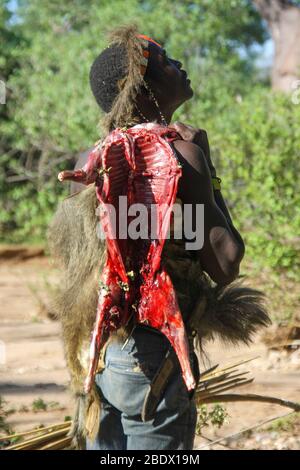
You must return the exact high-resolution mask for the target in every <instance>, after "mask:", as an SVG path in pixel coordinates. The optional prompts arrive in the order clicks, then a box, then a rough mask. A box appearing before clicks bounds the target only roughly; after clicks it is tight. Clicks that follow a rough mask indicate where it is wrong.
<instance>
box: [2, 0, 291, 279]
mask: <svg viewBox="0 0 300 470" xmlns="http://www.w3.org/2000/svg"><path fill="white" fill-rule="evenodd" d="M171 3H172V8H170V2H169V1H168V0H127V1H126V2H124V1H123V0H114V2H111V1H109V0H101V2H99V1H98V0H88V1H86V2H84V4H83V3H82V2H80V1H79V0H66V1H64V2H61V1H59V0H53V1H51V2H40V1H39V0H20V1H19V2H18V3H17V6H18V7H17V9H16V11H15V12H13V13H12V12H9V9H8V4H9V2H7V1H4V0H0V39H1V42H2V41H5V48H1V51H0V74H1V76H2V77H4V78H5V80H6V81H7V84H8V88H9V90H11V92H10V93H11V94H10V96H9V99H8V102H7V105H6V106H2V107H0V135H1V138H0V158H1V170H0V194H1V203H0V228H1V231H2V235H1V239H2V240H6V241H7V240H11V241H17V242H21V241H35V240H41V239H42V240H43V239H44V238H45V231H46V227H47V224H48V222H49V220H50V218H51V216H52V213H53V211H54V209H55V207H56V205H57V202H58V200H59V199H60V198H62V197H64V196H65V195H66V194H67V192H68V187H67V186H66V185H61V184H60V183H58V182H57V179H56V175H57V173H58V171H59V170H61V169H66V168H71V167H72V166H73V164H74V161H75V154H76V153H77V152H79V151H80V150H85V149H86V148H88V147H90V146H91V145H92V144H93V143H94V142H95V141H96V140H97V139H98V133H99V130H97V126H96V123H97V121H98V118H99V111H98V109H97V106H96V104H95V102H94V101H93V98H92V94H91V92H90V90H89V83H88V72H89V67H90V65H91V63H92V61H93V59H94V58H95V56H96V55H97V54H98V53H99V52H100V51H101V50H102V48H103V47H105V45H106V43H107V40H106V32H107V31H108V30H110V29H112V28H113V27H115V26H117V25H119V24H123V23H132V22H133V21H134V22H137V23H138V25H139V26H140V30H141V31H143V32H144V33H145V34H149V35H150V36H153V37H154V38H155V39H157V40H158V41H160V42H162V43H163V44H164V45H165V47H166V49H167V51H168V54H169V55H170V56H171V57H174V58H179V59H180V60H181V61H182V62H183V66H184V68H185V69H187V71H188V73H189V76H190V78H191V79H192V84H193V88H194V98H193V99H192V100H190V101H188V102H187V103H185V104H184V105H183V106H182V107H181V108H180V109H179V110H178V111H177V112H176V113H175V115H174V119H179V120H181V121H183V122H186V123H189V124H192V125H194V126H197V127H201V128H204V129H207V131H208V135H209V138H210V143H211V147H212V154H213V161H214V163H215V166H216V168H217V170H218V174H219V176H220V177H221V178H222V183H223V194H224V196H225V198H226V199H227V201H228V203H229V205H230V209H231V212H232V215H233V219H234V222H235V224H236V226H237V228H238V229H240V230H241V233H242V234H243V236H244V238H245V240H246V256H248V257H249V258H250V259H251V260H253V263H254V264H255V267H256V269H261V268H262V267H264V266H269V267H271V268H272V269H274V271H275V272H279V273H282V272H287V273H288V274H289V275H290V276H294V277H295V278H296V277H297V276H299V274H296V273H297V268H298V267H299V252H300V250H299V238H297V237H299V235H298V234H299V225H300V216H299V212H300V209H299V207H300V205H299V191H298V192H297V184H298V187H299V179H298V178H299V177H298V175H299V161H300V160H299V148H300V146H299V144H300V137H299V133H300V131H299V126H298V123H299V117H300V116H299V114H300V106H297V105H295V104H292V102H291V100H290V99H289V97H284V96H281V95H278V94H277V95H275V94H273V93H272V92H271V91H270V90H269V87H268V84H266V83H260V82H259V80H258V76H259V75H258V74H257V71H256V69H255V61H254V58H255V53H254V49H253V45H256V44H262V43H263V42H264V41H265V40H266V39H267V37H268V35H267V33H266V30H265V28H264V25H263V23H262V21H261V18H260V17H259V16H258V14H257V12H256V10H255V9H254V7H253V4H252V2H251V1H250V0H228V1H226V2H224V1H223V0H194V1H189V0H180V1H179V0H178V1H177V0H175V1H173V2H171ZM298 272H299V270H298Z"/></svg>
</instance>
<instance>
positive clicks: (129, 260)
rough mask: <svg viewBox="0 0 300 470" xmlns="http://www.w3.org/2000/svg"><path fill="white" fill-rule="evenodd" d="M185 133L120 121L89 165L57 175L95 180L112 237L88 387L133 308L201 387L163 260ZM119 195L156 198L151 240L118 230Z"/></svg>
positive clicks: (189, 381) (132, 199) (190, 382)
mask: <svg viewBox="0 0 300 470" xmlns="http://www.w3.org/2000/svg"><path fill="white" fill-rule="evenodd" d="M180 138H181V137H180V136H179V135H178V134H177V132H175V131H174V130H173V129H169V128H168V127H165V126H161V125H159V124H153V123H147V124H139V125H136V126H133V127H131V128H129V129H125V128H123V129H120V128H117V129H115V130H114V131H112V132H111V133H110V134H109V135H108V137H107V138H106V139H105V140H104V142H103V143H101V144H100V143H97V144H96V145H95V148H94V149H93V150H92V152H91V153H90V154H89V157H88V162H87V164H86V165H85V166H84V167H83V168H81V169H79V170H74V171H63V172H61V173H60V174H59V175H58V179H59V180H60V181H64V180H72V181H76V182H80V183H83V184H86V185H88V184H91V183H95V188H96V194H97V199H98V200H99V202H100V205H101V207H102V211H101V216H100V220H101V225H102V228H103V230H104V232H105V236H106V246H107V259H106V263H105V266H104V269H103V271H102V274H101V279H100V289H99V297H98V305H97V312H96V321H95V326H94V331H93V336H92V340H91V346H90V365H89V372H88V376H87V378H86V381H85V392H86V393H88V392H89V391H90V390H91V387H92V385H93V381H94V376H95V373H96V369H97V364H98V359H99V355H100V351H101V349H102V348H103V346H104V344H105V343H106V341H107V339H108V337H109V334H110V332H111V331H116V330H118V329H119V328H120V327H121V326H124V325H126V324H127V322H128V321H129V319H130V318H131V317H132V315H134V316H135V319H136V321H137V322H138V323H144V324H147V325H149V326H151V327H153V328H156V329H158V330H160V331H161V332H162V333H163V334H164V335H165V336H166V337H167V338H168V340H169V341H170V343H171V345H172V347H173V348H174V350H175V352H176V354H177V356H178V360H179V363H180V366H181V371H182V376H183V379H184V381H185V384H186V386H187V389H188V390H191V389H193V388H195V385H196V383H195V379H194V376H193V373H192V370H191V367H190V361H189V344H188V338H187V335H186V330H185V326H184V323H183V319H182V315H181V311H180V308H179V305H178V301H177V297H176V293H175V289H174V286H173V283H172V281H171V278H170V276H169V274H168V273H167V271H166V270H165V268H164V267H163V266H162V265H161V255H162V250H163V247H164V243H165V239H166V234H167V231H168V228H169V224H170V216H171V211H172V207H173V204H174V201H175V199H176V193H177V186H178V180H179V178H180V177H181V166H180V164H179V163H178V160H177V157H176V154H175V153H174V151H173V149H172V147H171V145H170V142H172V141H174V140H178V139H180ZM119 196H127V201H128V207H130V205H131V204H133V203H141V204H143V205H144V206H146V207H147V209H149V211H150V208H151V205H153V204H155V210H156V213H155V227H156V236H155V237H153V233H151V234H150V232H148V238H146V239H137V240H132V239H131V238H130V237H127V238H125V239H122V238H121V237H119V233H118V230H119V227H118V223H117V228H116V230H117V234H115V233H114V230H113V219H112V216H111V214H110V210H109V206H110V205H113V207H114V208H115V209H116V213H117V220H118V215H119V204H120V202H119ZM152 207H153V206H152ZM152 216H153V214H152V215H151V217H152ZM151 221H153V218H151ZM129 222H130V218H129ZM150 229H151V224H150V227H149V230H150Z"/></svg>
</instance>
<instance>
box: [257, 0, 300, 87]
mask: <svg viewBox="0 0 300 470" xmlns="http://www.w3.org/2000/svg"><path fill="white" fill-rule="evenodd" d="M254 4H255V5H256V7H257V9H258V11H259V12H260V14H261V16H262V17H263V19H264V20H265V21H266V22H267V24H268V26H269V29H270V33H271V35H272V39H273V41H274V46H275V57H274V63H273V67H272V88H273V89H275V90H281V91H284V92H286V93H290V92H292V91H293V90H294V89H295V88H296V87H297V86H299V82H298V81H299V79H300V7H299V6H296V5H295V4H292V2H291V1H289V0H254Z"/></svg>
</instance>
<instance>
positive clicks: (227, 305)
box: [53, 28, 267, 450]
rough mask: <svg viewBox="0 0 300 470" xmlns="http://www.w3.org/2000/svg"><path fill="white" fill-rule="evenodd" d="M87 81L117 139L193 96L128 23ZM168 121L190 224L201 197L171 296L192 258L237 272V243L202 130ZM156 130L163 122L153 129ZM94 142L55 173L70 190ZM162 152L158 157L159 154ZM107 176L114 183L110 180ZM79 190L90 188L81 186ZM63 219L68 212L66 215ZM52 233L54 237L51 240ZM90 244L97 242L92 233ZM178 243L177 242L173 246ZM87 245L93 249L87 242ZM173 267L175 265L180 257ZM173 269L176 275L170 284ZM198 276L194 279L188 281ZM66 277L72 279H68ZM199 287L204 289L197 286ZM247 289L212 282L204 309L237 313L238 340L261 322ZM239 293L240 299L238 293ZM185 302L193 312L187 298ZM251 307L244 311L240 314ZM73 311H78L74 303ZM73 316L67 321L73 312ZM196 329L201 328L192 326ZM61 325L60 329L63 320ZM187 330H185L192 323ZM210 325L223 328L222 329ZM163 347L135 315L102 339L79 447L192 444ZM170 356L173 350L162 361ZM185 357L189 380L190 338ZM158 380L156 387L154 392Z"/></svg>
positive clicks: (178, 68)
mask: <svg viewBox="0 0 300 470" xmlns="http://www.w3.org/2000/svg"><path fill="white" fill-rule="evenodd" d="M137 38H138V40H137ZM138 41H141V42H142V44H143V48H142V51H143V52H142V54H143V57H140V54H141V49H140V46H139V43H138ZM90 83H91V88H92V91H93V94H94V96H95V98H96V101H97V102H98V104H99V106H100V107H101V108H102V110H103V111H104V113H105V115H104V122H103V126H104V130H105V132H106V133H107V134H109V133H112V134H109V135H114V130H116V132H117V134H116V135H118V132H119V131H118V129H124V131H122V132H123V133H122V132H121V133H120V136H121V137H120V138H121V139H125V134H126V132H128V134H130V132H131V131H132V129H135V127H134V126H136V130H137V132H138V130H139V129H140V128H141V127H139V125H140V124H141V123H147V124H146V125H145V129H149V131H150V130H151V129H152V127H151V126H152V123H153V125H154V127H155V126H157V127H158V128H159V129H161V127H165V129H170V128H172V126H171V125H170V122H171V119H172V115H173V113H174V111H175V110H176V109H177V108H178V107H179V106H180V105H181V104H183V103H184V102H185V101H187V100H188V99H191V98H192V96H193V90H192V88H191V85H190V81H189V80H188V78H187V74H186V72H185V71H184V70H182V64H181V63H180V62H179V61H176V60H174V59H171V58H169V57H168V55H167V53H166V51H165V50H164V49H163V47H162V46H160V45H159V44H158V43H157V42H156V41H154V40H153V39H151V38H148V37H146V36H142V35H138V34H137V31H136V30H135V29H134V28H125V29H123V30H120V31H118V32H116V34H115V36H114V41H113V42H112V44H111V45H110V46H109V47H108V48H106V49H105V50H104V51H103V52H102V53H101V54H100V55H99V56H98V57H97V58H96V60H95V61H94V63H93V66H92V68H91V72H90ZM143 126H144V124H143ZM147 126H148V127H147ZM173 129H174V131H176V132H175V133H173V134H172V138H171V139H170V141H169V145H170V146H171V148H173V150H174V152H175V155H176V157H177V160H178V162H179V164H180V166H181V168H182V175H181V178H180V179H179V182H178V187H177V197H178V198H179V199H180V200H181V201H182V203H183V207H184V205H185V204H191V205H192V208H193V212H192V222H193V224H195V219H196V206H197V205H198V204H204V243H203V246H202V247H201V249H199V250H198V251H197V252H196V257H193V259H192V258H189V256H190V254H189V253H188V252H187V251H186V252H185V253H183V252H182V251H181V254H180V256H179V259H180V260H182V259H183V258H185V257H186V258H188V265H187V266H188V268H187V270H186V271H185V273H186V274H184V276H185V278H184V279H182V278H181V279H179V278H180V275H179V276H176V273H175V276H174V277H173V278H172V279H173V280H174V283H175V284H174V285H175V288H176V292H177V294H178V298H179V297H180V292H179V291H180V283H181V285H183V286H184V289H187V288H189V287H190V284H193V283H194V284H195V289H194V293H196V295H197V296H199V293H200V290H201V288H200V287H199V286H201V285H202V284H201V282H202V277H201V276H202V274H199V275H197V274H195V273H196V271H194V268H195V266H198V267H199V273H202V272H205V273H207V275H209V277H210V278H211V279H212V280H213V281H214V282H215V283H216V284H217V286H219V287H218V288H220V286H226V285H228V284H230V283H231V282H232V281H233V280H234V279H236V277H237V276H238V273H239V266H240V262H241V260H242V258H243V256H244V250H245V248H244V243H243V240H242V238H241V236H240V234H239V233H238V231H237V230H236V229H235V227H234V226H233V223H232V220H231V218H230V215H229V213H228V210H227V208H226V205H225V203H224V200H223V197H222V195H221V191H220V179H219V178H217V177H216V171H215V168H214V166H213V164H212V162H211V159H210V153H209V145H208V140H207V137H206V133H205V132H204V131H200V130H195V129H193V128H191V127H190V126H185V125H183V124H180V123H177V124H174V125H173ZM127 130H128V131H127ZM158 132H164V131H163V129H162V131H161V130H159V131H158ZM168 132H169V131H168ZM170 132H171V131H170ZM176 135H177V137H176ZM105 142H107V141H105ZM124 142H125V140H124ZM106 145H107V144H106ZM100 147H101V146H100V145H99V146H98V147H97V148H96V150H95V149H94V151H93V152H95V154H93V152H92V153H91V154H90V156H89V159H88V161H87V155H88V152H87V153H86V154H83V155H82V157H81V160H80V161H79V162H78V164H77V165H76V167H77V169H76V171H74V172H69V171H65V172H62V173H60V175H59V179H60V180H61V181H63V180H65V179H71V180H74V181H75V183H72V188H71V191H72V192H73V194H75V193H76V191H78V190H81V189H82V187H81V186H79V185H78V182H80V181H84V182H85V184H88V183H91V182H93V181H96V182H97V181H99V180H98V174H100V173H99V169H100V167H99V168H98V167H96V166H95V165H96V163H95V162H96V161H98V163H99V157H101V151H100V150H99V149H100ZM104 148H107V149H108V150H107V152H109V151H110V150H109V147H104ZM161 155H162V162H163V158H164V154H163V153H162V154H161ZM94 157H95V159H94ZM140 158H144V157H140ZM145 158H146V157H145ZM170 161H171V160H170ZM105 171H108V169H107V170H105ZM121 176H122V175H121ZM121 176H120V177H121ZM111 183H113V181H112V180H111ZM96 184H97V183H96ZM83 193H84V192H83ZM85 193H86V194H89V193H88V192H87V191H86V192H85ZM75 197H77V196H75ZM88 197H89V196H88ZM78 198H79V205H78V206H77V212H76V222H77V225H79V227H80V214H81V212H82V211H81V210H80V204H81V203H80V197H79V196H78ZM81 200H83V199H81ZM93 201H94V199H93V200H92V202H91V204H90V205H91V207H92V205H93V204H94V202H93ZM82 207H83V206H82ZM68 212H69V213H70V211H64V215H63V218H64V220H63V223H64V224H65V225H67V223H66V216H67V214H68ZM70 219H71V217H69V220H70ZM90 220H91V219H90ZM61 221H62V219H61V218H59V217H58V219H57V222H56V226H57V227H59V229H58V230H61ZM86 225H87V224H86V223H85V222H84V223H83V225H82V227H83V230H86V229H85V227H86ZM74 227H75V225H74ZM55 233H58V232H55V230H54V231H53V234H54V237H55ZM72 235H73V234H72ZM80 237H82V234H78V239H82V238H80ZM55 242H56V244H59V242H57V240H55ZM83 243H84V242H83ZM66 245H67V246H68V247H69V249H71V250H72V248H70V246H71V244H70V243H69V242H68V241H67V240H66V237H64V239H63V242H62V243H61V244H60V250H61V252H62V250H63V247H64V246H66ZM94 245H95V246H96V241H95V242H94ZM181 248H182V247H180V248H179V249H180V250H181ZM176 249H177V247H176ZM88 250H89V252H91V253H92V250H91V249H90V248H88ZM83 251H84V250H83ZM61 255H62V256H65V253H61ZM96 256H97V253H94V255H93V257H94V258H95V257H96ZM75 257H76V258H79V257H80V253H79V252H78V251H76V253H75V255H74V258H75ZM70 259H71V256H69V257H68V256H67V264H68V268H67V269H68V270H69V272H70V266H71V267H72V272H71V274H70V277H72V276H74V265H72V263H70ZM82 260H83V261H82V262H81V264H82V263H84V264H85V265H87V261H86V259H85V260H84V259H83V258H82ZM76 261H77V266H78V269H81V270H82V272H83V268H82V266H81V264H80V263H79V262H78V259H76ZM93 262H94V261H93ZM175 264H176V263H175ZM166 266H167V264H166ZM170 266H171V265H170ZM176 266H177V269H179V270H181V267H179V264H177V265H176ZM178 267H179V268H178ZM170 272H171V268H170ZM86 273H87V275H86V277H88V276H90V269H89V270H86ZM182 274H183V271H182ZM189 276H190V279H189ZM171 277H172V276H171ZM176 277H177V278H178V279H179V282H178V283H177V285H178V286H179V287H178V289H177V285H176ZM200 278H201V279H200ZM79 279H80V281H81V283H83V280H84V276H83V275H82V274H81V275H80V278H79ZM89 279H90V277H89ZM182 281H183V282H182ZM200 281H201V282H200ZM198 282H199V284H197V283H198ZM76 283H77V284H76ZM93 285H94V284H93ZM74 286H77V287H76V288H74ZM245 289H246V288H245ZM79 290H84V285H83V284H81V285H80V284H79V282H78V281H76V282H75V283H74V282H73V284H72V289H70V292H71V294H70V292H68V296H64V298H63V307H62V309H63V310H64V312H68V315H69V316H70V318H71V313H72V308H74V307H73V304H74V294H75V293H76V295H77V303H78V302H79V304H80V301H79V300H80V299H79V297H78V291H79ZM208 290H209V289H208V288H207V289H206V291H208ZM250 291H251V290H250V289H248V290H247V296H248V297H247V296H246V295H245V294H246V290H245V291H241V289H240V290H238V289H237V290H236V291H235V290H234V288H232V290H231V291H229V292H230V295H228V296H227V297H226V293H225V295H224V296H223V301H222V295H220V292H221V290H213V289H211V292H213V293H214V295H216V297H218V299H217V300H216V301H213V302H212V304H211V305H213V306H214V307H213V311H210V310H209V308H208V309H206V310H207V312H209V314H210V321H211V320H212V319H213V318H214V317H213V314H216V313H217V314H218V315H219V317H218V318H219V319H220V318H221V317H222V315H221V313H224V314H227V315H230V313H231V314H232V315H233V317H235V316H236V313H237V312H238V313H239V315H240V316H241V320H240V321H239V319H238V318H237V320H236V327H237V331H238V332H237V333H236V331H231V332H230V333H229V334H228V337H229V338H230V340H234V341H236V340H238V339H241V340H243V341H246V342H247V341H249V335H250V334H251V333H252V332H253V330H254V329H255V328H254V325H256V326H261V325H265V324H266V323H267V317H266V314H265V311H264V310H263V308H262V306H261V304H260V300H259V299H260V297H259V293H258V292H257V291H254V290H252V291H251V292H250ZM242 294H243V300H241V298H242ZM79 296H80V294H79ZM189 297H190V296H189V295H185V297H184V301H183V302H181V303H180V302H179V305H180V309H181V310H182V311H183V310H184V309H185V306H186V304H187V303H188V302H189V300H190V299H189ZM68 298H72V303H71V302H69V305H70V308H68V304H67V302H68ZM78 299H79V300H78ZM224 299H225V301H224ZM149 300H150V298H148V302H149ZM222 302H223V303H222ZM191 305H192V306H193V312H195V311H196V313H197V308H196V307H197V304H196V297H195V298H194V299H193V302H192V304H191ZM195 305H196V307H195ZM166 307H167V305H166ZM189 309H190V307H189ZM222 309H223V312H222ZM204 310H205V307H204ZM251 310H252V311H253V314H250V313H249V312H250V311H251ZM213 312H214V313H213ZM243 312H244V314H243ZM198 313H199V312H198ZM202 313H203V312H202ZM79 315H81V318H83V317H82V315H83V312H82V309H81V311H80V312H79ZM199 316H200V313H199ZM73 317H74V316H73ZM73 317H72V321H74V320H73ZM219 319H218V321H217V322H216V323H218V325H220V324H222V319H221V321H220V320H219ZM70 321H71V320H68V321H67V322H66V325H70ZM228 323H229V324H232V323H231V322H228ZM225 324H226V321H225ZM201 329H202V327H200V330H201ZM65 330H66V331H68V329H67V328H65ZM187 330H188V326H187ZM233 330H235V326H233ZM194 331H195V330H194ZM189 332H190V333H191V332H192V330H191V328H190V329H189ZM218 333H223V330H222V328H221V330H220V329H219V331H218ZM68 334H69V333H68ZM226 334H227V333H226V327H224V335H225V337H226ZM95 335H96V336H95ZM239 336H240V338H239ZM94 337H97V331H96V330H94ZM233 338H234V339H233ZM190 339H191V340H192V339H193V338H192V336H191V335H189V340H190ZM174 344H176V341H175V343H174ZM93 348H94V346H93ZM171 349H172V348H170V343H169V341H168V339H167V337H166V336H165V335H164V334H162V333H161V331H159V330H156V329H154V328H151V327H149V326H148V327H147V326H145V325H142V324H134V328H133V329H132V331H131V332H130V335H129V337H128V338H127V340H126V341H125V342H124V343H120V342H118V341H111V342H108V343H107V344H106V351H105V355H104V357H103V361H104V367H103V369H102V370H100V371H99V369H98V373H96V376H95V383H96V389H97V393H96V394H97V395H98V396H99V397H100V401H101V415H100V427H99V429H98V426H97V430H96V431H97V433H96V437H95V438H91V437H89V436H88V438H87V448H88V449H93V450H113V449H123V450H124V449H127V450H132V449H144V450H150V449H161V450H175V449H185V450H189V449H192V448H193V441H194V436H195V428H196V419H197V410H196V403H195V399H194V394H193V393H191V391H189V390H188V389H187V386H186V383H185V382H184V380H183V376H182V374H181V373H180V370H179V368H178V358H177V359H176V357H175V359H174V356H172V351H171ZM175 350H176V347H175ZM74 351H75V350H74ZM73 356H74V352H73ZM172 357H173V359H172V360H171V361H170V358H172ZM179 359H180V357H179ZM189 359H190V366H191V368H192V370H193V372H194V377H195V379H196V383H197V381H198V380H199V370H198V364H197V358H196V356H195V354H193V342H192V341H191V342H190V356H189ZM74 360H75V359H74ZM168 361H169V362H168ZM161 368H164V369H163V370H164V373H165V375H166V376H168V380H167V381H164V380H163V379H162V377H163V374H159V373H158V371H160V369H161ZM171 372H172V373H171ZM157 377H158V378H157ZM162 382H163V383H162ZM157 388H158V389H159V391H158V393H157V395H155V392H156V391H157V390H156V389H157ZM191 388H192V387H191ZM194 390H195V389H194ZM145 397H146V398H145ZM88 421H89V420H88Z"/></svg>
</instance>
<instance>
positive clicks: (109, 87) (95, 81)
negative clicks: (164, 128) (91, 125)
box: [90, 25, 145, 133]
mask: <svg viewBox="0 0 300 470" xmlns="http://www.w3.org/2000/svg"><path fill="white" fill-rule="evenodd" d="M137 34H138V30H137V26H136V25H134V26H121V27H119V28H117V29H115V30H114V31H113V32H111V34H110V39H111V44H110V45H109V46H108V47H107V48H106V49H104V51H102V52H101V54H100V55H99V56H98V57H97V58H96V59H95V61H94V63H93V64H92V67H91V70H90V86H91V89H92V92H93V94H94V96H95V99H96V101H97V103H98V104H99V106H100V107H101V109H102V110H103V111H104V112H105V113H106V114H105V115H104V117H103V119H102V120H101V122H100V126H101V128H102V130H103V133H109V132H111V131H112V130H113V129H114V128H116V127H124V126H126V125H128V124H131V123H133V122H134V118H133V110H134V105H135V101H136V97H137V94H138V93H139V92H140V90H141V87H142V86H143V85H144V83H145V82H144V78H143V75H142V73H141V68H140V66H141V65H140V64H141V58H142V56H143V49H142V43H141V41H140V39H138V37H137Z"/></svg>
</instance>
